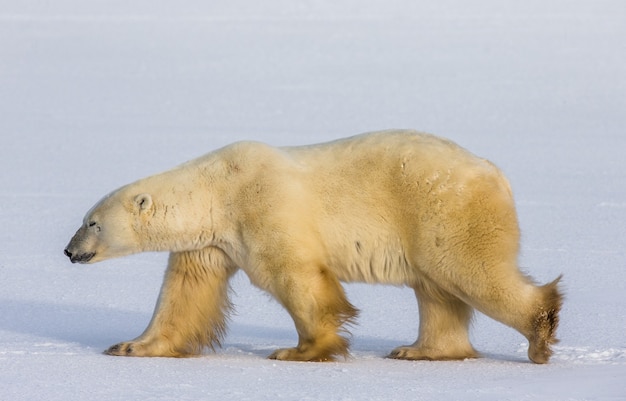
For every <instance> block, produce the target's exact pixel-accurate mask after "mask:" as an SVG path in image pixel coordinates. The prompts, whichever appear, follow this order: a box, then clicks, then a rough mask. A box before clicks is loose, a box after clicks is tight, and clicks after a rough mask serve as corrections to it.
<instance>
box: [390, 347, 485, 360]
mask: <svg viewBox="0 0 626 401" xmlns="http://www.w3.org/2000/svg"><path fill="white" fill-rule="evenodd" d="M388 358H391V359H404V360H408V361H454V360H463V359H470V358H478V353H476V351H474V350H473V349H468V350H463V351H458V350H457V351H455V352H445V351H444V350H438V349H431V348H425V347H416V346H404V347H398V348H396V349H394V350H393V351H391V353H390V354H389V356H388Z"/></svg>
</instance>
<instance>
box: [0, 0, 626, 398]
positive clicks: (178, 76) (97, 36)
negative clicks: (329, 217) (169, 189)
mask: <svg viewBox="0 0 626 401" xmlns="http://www.w3.org/2000/svg"><path fill="white" fill-rule="evenodd" d="M219 3H224V4H219ZM625 38H626V3H624V2H623V1H622V0H614V1H610V0H597V1H585V0H567V1H566V0H559V1H543V0H542V1H539V0H527V1H524V2H514V1H500V0H480V1H472V2H466V1H463V0H442V1H437V2H421V1H411V0H405V1H403V0H388V1H384V2H383V1H373V0H367V1H362V0H332V1H331V0H324V1H290V0H279V1H264V2H258V1H253V0H235V1H223V2H218V1H213V2H210V1H202V0H191V1H186V2H169V1H164V0H158V1H154V0H140V1H134V2H128V1H119V0H112V1H111V0H109V1H105V0H94V1H81V0H56V1H53V2H49V1H44V0H24V1H19V2H17V1H8V0H1V1H0V134H1V138H2V139H0V163H1V165H0V167H1V169H2V174H1V175H0V227H1V231H0V400H3V401H4V400H7V401H8V400H12V401H13V400H42V399H45V400H49V401H53V400H63V401H68V400H171V399H176V400H199V399H203V400H213V399H214V400H429V399H441V400H455V399H459V400H460V399H467V400H488V399H492V400H506V399H510V400H609V399H610V400H617V399H626V249H625V243H626V157H625V156H624V153H626V69H625V65H626V47H625V45H624V43H625ZM391 127H407V128H416V129H421V130H425V131H429V132H433V133H436V134H439V135H443V136H447V137H450V138H452V139H453V140H455V141H457V142H458V143H460V144H461V145H463V146H465V147H467V148H469V149H470V150H472V151H473V152H475V153H477V154H479V155H481V156H484V157H487V158H489V159H491V160H492V161H494V162H495V163H497V164H498V165H499V166H500V167H501V168H502V169H503V170H504V171H505V172H506V174H507V175H508V176H509V178H510V180H511V183H512V185H513V188H514V191H515V194H516V199H517V204H518V210H519V215H520V220H521V226H522V230H523V243H522V249H523V251H522V255H521V264H522V266H523V267H524V268H525V269H526V270H527V271H528V272H530V273H531V274H532V275H533V276H534V277H535V278H536V279H537V280H539V281H542V282H547V281H549V280H552V279H553V278H554V277H556V276H557V275H558V274H560V273H563V274H564V285H565V289H566V292H567V300H566V303H565V305H564V309H563V312H562V316H561V319H562V323H561V327H560V331H559V336H560V338H561V340H562V341H561V343H560V344H559V345H558V346H557V347H556V353H555V355H554V357H553V359H552V361H551V363H550V364H549V365H543V366H539V365H533V364H531V363H529V362H528V360H527V358H526V347H527V345H526V343H525V339H524V338H523V337H521V336H520V335H519V334H518V333H516V332H515V331H513V330H512V329H510V328H507V327H504V326H502V325H501V324H499V323H497V322H495V321H493V320H490V319H488V318H486V317H484V316H481V315H479V316H477V318H476V321H475V323H474V327H473V331H472V340H473V342H474V345H475V346H476V348H478V349H479V350H480V351H482V352H483V353H484V358H482V359H478V360H469V361H463V362H404V361H395V360H388V359H384V358H383V357H384V356H385V355H386V354H387V353H388V352H389V351H390V350H391V349H392V348H394V347H395V346H398V345H401V344H406V343H410V342H412V341H413V340H414V339H415V336H416V334H417V324H418V315H417V308H416V304H415V299H414V297H413V295H412V292H411V291H410V290H408V289H403V288H393V287H383V286H366V285H347V286H346V287H347V291H348V294H349V297H350V300H351V301H352V302H353V304H355V305H356V306H357V307H359V308H360V309H361V311H362V312H361V316H360V318H359V325H358V326H355V327H354V328H353V329H352V333H353V348H352V351H353V357H352V358H350V359H348V360H346V361H342V362H337V363H325V364H314V363H287V362H276V361H270V360H267V359H265V356H266V355H268V354H269V353H270V352H271V351H272V350H273V349H275V348H277V347H282V346H288V345H292V344H294V343H295V341H296V333H295V330H294V329H293V327H292V323H291V319H290V318H289V317H288V315H287V314H286V313H285V312H284V311H283V310H282V309H281V308H280V307H279V306H278V305H277V304H276V303H275V302H273V301H271V300H270V299H269V297H267V296H266V295H264V294H263V293H262V292H261V291H259V290H257V289H255V288H254V287H252V286H251V285H250V284H249V282H248V281H247V278H246V277H245V276H243V275H238V276H236V277H235V279H234V281H233V289H234V293H233V300H234V302H235V304H236V305H237V314H236V315H235V316H233V319H232V323H231V325H230V331H229V334H228V336H227V338H226V339H225V342H224V348H223V349H221V350H219V351H218V352H217V353H216V354H212V353H207V354H205V355H203V356H201V357H198V358H191V359H162V358H153V359H140V358H115V357H109V356H104V355H102V354H101V351H102V350H103V349H105V348H106V347H108V346H109V345H111V344H114V343H116V342H119V341H122V340H127V339H130V338H133V337H135V336H137V335H138V334H140V333H141V331H142V330H143V329H144V328H145V326H146V325H147V323H148V321H149V319H150V316H151V313H152V309H153V307H154V304H155V301H156V297H157V294H158V290H159V287H160V283H161V277H162V272H163V270H164V267H165V263H166V257H167V255H165V254H143V255H135V256H132V257H128V258H124V259H119V260H113V261H109V262H104V263H101V264H97V265H91V266H80V265H79V266H77V265H72V264H70V263H69V261H68V260H67V258H65V257H64V256H63V252H62V251H63V247H64V246H65V245H66V243H67V242H68V241H69V238H70V237H71V235H72V234H73V233H74V231H75V229H76V228H77V227H78V225H79V224H80V221H81V219H82V216H83V214H84V213H85V212H86V211H87V210H88V209H89V207H91V205H92V204H93V203H94V202H95V201H97V200H98V199H99V198H100V197H101V196H102V195H103V194H105V193H107V192H108V191H110V190H112V189H114V188H116V187H119V186H120V185H122V184H125V183H127V182H129V181H133V180H135V179H137V178H140V177H143V176H146V175H149V174H153V173H156V172H159V171H162V170H165V169H169V168H171V167H172V166H174V165H176V164H179V163H180V162H183V161H185V160H187V159H190V158H192V157H195V156H198V155H200V154H202V153H205V152H207V151H209V150H212V149H214V148H216V147H219V146H222V145H224V144H226V143H229V142H232V141H235V140H240V139H257V140H262V141H265V142H269V143H271V144H274V145H285V144H305V143H311V142H319V141H323V140H329V139H334V138H337V137H341V136H347V135H352V134H356V133H360V132H363V131H369V130H374V129H380V128H391Z"/></svg>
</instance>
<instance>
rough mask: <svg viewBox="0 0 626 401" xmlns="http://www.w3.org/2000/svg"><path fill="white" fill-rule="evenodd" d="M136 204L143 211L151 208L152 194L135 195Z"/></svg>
mask: <svg viewBox="0 0 626 401" xmlns="http://www.w3.org/2000/svg"><path fill="white" fill-rule="evenodd" d="M135 206H136V207H137V210H139V212H141V213H143V212H146V211H148V210H150V208H151V207H152V196H150V194H140V195H137V196H135Z"/></svg>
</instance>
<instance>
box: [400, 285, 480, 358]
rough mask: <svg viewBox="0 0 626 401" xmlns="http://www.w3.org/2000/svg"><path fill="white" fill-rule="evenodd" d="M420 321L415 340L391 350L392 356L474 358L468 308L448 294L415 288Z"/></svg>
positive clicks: (471, 312) (470, 313)
mask: <svg viewBox="0 0 626 401" xmlns="http://www.w3.org/2000/svg"><path fill="white" fill-rule="evenodd" d="M415 294H416V296H417V300H418V305H419V313H420V324H419V336H418V338H417V341H416V342H415V343H414V344H413V345H410V346H403V347H398V348H396V349H394V350H393V351H392V352H391V354H390V355H389V357H390V358H395V359H409V360H420V359H426V360H454V359H466V358H476V357H477V356H478V354H477V353H476V351H475V350H474V348H473V347H472V345H471V344H470V342H469V335H468V329H469V324H470V321H471V319H472V314H473V310H472V308H471V307H470V306H469V305H467V304H466V303H464V302H463V301H461V300H460V299H458V298H456V297H454V296H453V295H451V294H448V293H445V292H443V291H438V290H434V291H433V290H432V289H431V290H425V289H424V288H423V287H422V288H416V289H415Z"/></svg>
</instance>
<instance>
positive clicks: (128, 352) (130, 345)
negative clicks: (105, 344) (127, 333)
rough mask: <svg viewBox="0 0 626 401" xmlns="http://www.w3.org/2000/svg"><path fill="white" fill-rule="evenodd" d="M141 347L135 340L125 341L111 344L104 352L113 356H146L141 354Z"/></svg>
mask: <svg viewBox="0 0 626 401" xmlns="http://www.w3.org/2000/svg"><path fill="white" fill-rule="evenodd" d="M140 348H141V347H139V346H138V345H137V344H135V343H134V342H124V343H119V344H115V345H112V346H110V347H109V348H108V349H107V350H106V351H104V354H106V355H113V356H144V355H140V353H139V352H138V350H139V349H140Z"/></svg>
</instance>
